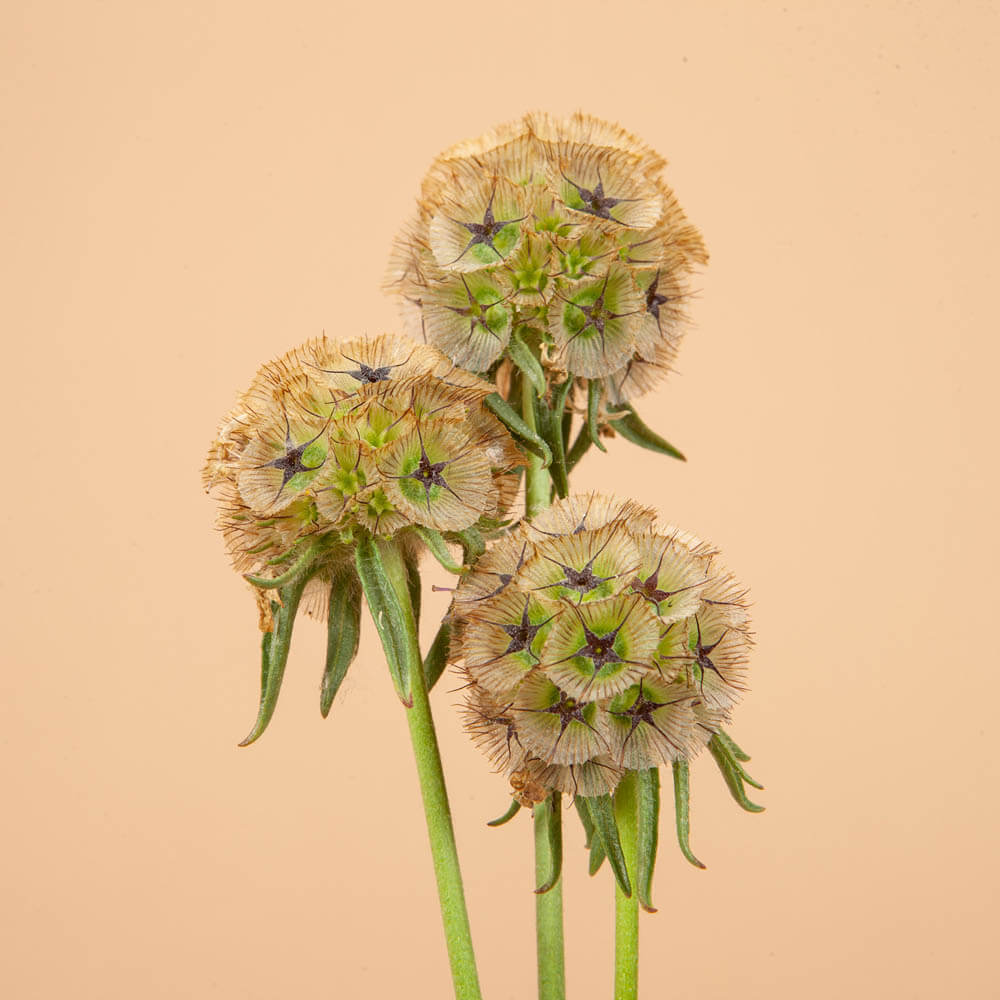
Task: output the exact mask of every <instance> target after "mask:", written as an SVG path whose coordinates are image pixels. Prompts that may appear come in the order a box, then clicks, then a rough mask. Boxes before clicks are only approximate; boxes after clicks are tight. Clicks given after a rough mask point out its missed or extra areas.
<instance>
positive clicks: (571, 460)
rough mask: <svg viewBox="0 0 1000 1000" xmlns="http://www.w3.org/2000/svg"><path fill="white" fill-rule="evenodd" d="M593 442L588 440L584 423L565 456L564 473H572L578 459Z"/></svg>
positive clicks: (588, 436) (588, 433)
mask: <svg viewBox="0 0 1000 1000" xmlns="http://www.w3.org/2000/svg"><path fill="white" fill-rule="evenodd" d="M593 443H594V442H593V441H591V440H590V432H589V430H588V428H587V423H586V421H584V424H583V426H582V427H581V428H580V430H579V432H578V433H577V435H576V438H575V440H574V441H573V444H572V445H571V446H570V449H569V452H568V454H567V455H566V472H567V473H570V472H572V471H573V470H574V469H575V468H576V466H577V464H578V463H579V461H580V459H581V458H583V456H584V455H586V454H587V452H588V451H590V446H591V445H592V444H593Z"/></svg>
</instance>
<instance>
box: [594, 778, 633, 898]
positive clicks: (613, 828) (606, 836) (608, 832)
mask: <svg viewBox="0 0 1000 1000" xmlns="http://www.w3.org/2000/svg"><path fill="white" fill-rule="evenodd" d="M587 806H588V808H589V809H590V818H591V819H592V820H593V821H594V830H595V832H596V833H597V836H598V838H599V839H600V841H601V845H602V847H603V848H604V853H605V854H606V855H607V858H608V864H610V865H611V870H612V871H613V872H614V873H615V880H616V881H617V882H618V888H619V889H621V891H622V892H623V893H624V894H625V895H626V896H629V897H631V895H632V883H631V882H630V881H629V877H628V869H627V868H626V866H625V854H624V853H623V851H622V843H621V839H620V838H619V836H618V823H617V822H616V820H615V809H614V805H613V804H612V802H611V796H610V795H594V796H590V797H589V798H588V799H587ZM591 861H592V862H593V856H591Z"/></svg>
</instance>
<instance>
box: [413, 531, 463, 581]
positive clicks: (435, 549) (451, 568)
mask: <svg viewBox="0 0 1000 1000" xmlns="http://www.w3.org/2000/svg"><path fill="white" fill-rule="evenodd" d="M414 530H415V531H416V533H417V534H418V535H419V536H420V537H421V539H423V542H424V544H425V545H426V546H427V548H428V549H429V550H430V553H431V555H432V556H434V558H435V559H437V561H438V562H439V563H440V564H441V565H442V566H443V567H444V568H445V569H446V570H447V571H448V572H449V573H461V572H462V567H461V565H460V564H459V563H457V562H455V560H454V559H453V558H452V557H451V553H450V552H449V551H448V546H447V544H446V543H445V540H444V536H443V535H442V534H441V532H440V531H435V530H434V529H433V528H425V527H424V526H423V525H422V524H417V525H414Z"/></svg>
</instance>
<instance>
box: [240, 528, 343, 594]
mask: <svg viewBox="0 0 1000 1000" xmlns="http://www.w3.org/2000/svg"><path fill="white" fill-rule="evenodd" d="M326 539H327V536H326V535H320V536H319V537H318V538H314V539H313V540H312V541H311V542H310V543H309V544H308V545H306V546H305V547H304V549H303V551H302V554H301V555H300V556H299V557H298V558H297V559H296V560H295V562H293V563H292V565H291V566H290V567H289V568H288V569H286V570H285V572H284V573H282V574H281V575H280V576H276V577H273V578H271V577H266V576H254V575H253V574H252V573H244V574H243V579H244V580H246V581H247V582H248V583H252V584H253V585H254V586H255V587H260V588H261V590H280V589H281V588H282V587H285V586H287V585H288V584H290V583H291V582H292V581H293V580H295V579H296V577H298V576H300V575H301V574H303V573H308V572H309V570H310V569H311V568H312V564H313V562H314V561H315V559H316V557H317V555H318V554H319V551H320V549H322V548H324V546H325V544H326Z"/></svg>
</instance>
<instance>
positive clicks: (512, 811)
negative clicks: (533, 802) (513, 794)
mask: <svg viewBox="0 0 1000 1000" xmlns="http://www.w3.org/2000/svg"><path fill="white" fill-rule="evenodd" d="M520 811H521V803H520V802H518V801H517V799H511V800H510V808H509V809H508V810H507V811H506V812H505V813H504V814H503V815H502V816H497V818H496V819H491V820H490V821H489V823H487V824H486V825H487V826H503V825H504V823H509V822H510V821H511V820H512V819H513V818H514V817H515V816H516V815H517V814H518V813H519V812H520Z"/></svg>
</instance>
